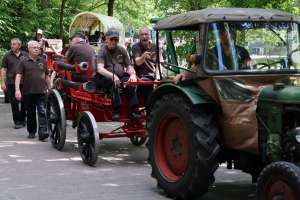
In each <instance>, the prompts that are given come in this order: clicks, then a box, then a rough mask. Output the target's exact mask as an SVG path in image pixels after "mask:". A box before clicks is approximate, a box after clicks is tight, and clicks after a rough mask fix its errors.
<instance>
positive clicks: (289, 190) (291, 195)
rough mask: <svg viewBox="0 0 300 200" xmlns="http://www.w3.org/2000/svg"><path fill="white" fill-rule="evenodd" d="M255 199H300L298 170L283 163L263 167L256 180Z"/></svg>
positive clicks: (299, 175) (289, 164)
mask: <svg viewBox="0 0 300 200" xmlns="http://www.w3.org/2000/svg"><path fill="white" fill-rule="evenodd" d="M256 199H257V200H264V199H282V200H283V199H288V200H298V199H300V168H299V167H298V166H296V165H295V164H293V163H289V162H283V161H281V162H275V163H271V164H270V165H268V166H267V167H265V168H264V169H263V171H262V172H261V173H260V175H259V178H258V182H257V189H256Z"/></svg>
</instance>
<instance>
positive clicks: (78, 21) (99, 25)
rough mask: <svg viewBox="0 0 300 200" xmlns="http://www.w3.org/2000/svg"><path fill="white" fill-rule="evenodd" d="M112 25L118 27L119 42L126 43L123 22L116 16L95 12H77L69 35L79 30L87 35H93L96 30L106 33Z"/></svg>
mask: <svg viewBox="0 0 300 200" xmlns="http://www.w3.org/2000/svg"><path fill="white" fill-rule="evenodd" d="M111 27H115V28H116V29H118V31H119V34H120V42H119V44H121V45H125V30H124V27H123V25H122V23H121V22H120V21H119V20H118V19H117V18H115V17H110V16H106V15H100V14H97V13H93V12H82V13H79V14H77V15H76V16H75V17H74V19H73V20H72V22H71V25H70V28H69V36H72V35H73V34H74V33H76V32H78V31H84V32H85V34H86V35H89V36H90V35H93V34H94V33H95V31H101V32H103V33H104V34H105V33H106V32H107V30H108V29H109V28H111Z"/></svg>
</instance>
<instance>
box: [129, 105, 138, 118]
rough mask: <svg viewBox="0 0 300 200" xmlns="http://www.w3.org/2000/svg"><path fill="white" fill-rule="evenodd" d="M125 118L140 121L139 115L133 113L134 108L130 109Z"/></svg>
mask: <svg viewBox="0 0 300 200" xmlns="http://www.w3.org/2000/svg"><path fill="white" fill-rule="evenodd" d="M127 118H128V119H141V115H139V114H136V113H135V112H134V108H133V107H132V108H130V111H129V113H128V115H127Z"/></svg>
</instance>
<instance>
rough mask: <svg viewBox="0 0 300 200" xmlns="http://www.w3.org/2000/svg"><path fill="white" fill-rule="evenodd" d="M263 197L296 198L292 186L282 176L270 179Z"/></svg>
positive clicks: (293, 199)
mask: <svg viewBox="0 0 300 200" xmlns="http://www.w3.org/2000/svg"><path fill="white" fill-rule="evenodd" d="M265 191H266V198H265V199H273V198H275V197H277V198H276V199H289V200H296V198H295V195H294V192H293V188H292V187H291V185H290V184H289V183H288V181H287V180H286V179H285V178H284V177H276V178H273V179H271V180H270V181H269V182H268V183H267V186H266V190H265Z"/></svg>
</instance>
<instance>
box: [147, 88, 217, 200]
mask: <svg viewBox="0 0 300 200" xmlns="http://www.w3.org/2000/svg"><path fill="white" fill-rule="evenodd" d="M208 107H209V106H207V105H205V106H203V105H192V104H191V102H190V100H189V99H188V98H187V97H185V96H184V95H182V94H177V93H175V94H166V95H164V96H163V97H162V98H161V99H160V100H158V101H157V102H156V104H155V107H154V110H153V111H152V113H151V116H152V119H151V121H150V123H149V124H148V126H147V131H148V133H149V139H148V141H147V143H146V147H147V148H148V151H149V158H148V162H149V163H150V164H151V167H152V174H151V176H152V177H153V178H155V179H156V180H157V186H158V188H161V189H163V190H164V191H165V193H166V194H167V197H171V198H173V199H188V200H192V199H196V198H199V197H200V196H202V195H204V194H205V193H206V192H207V191H208V187H209V186H211V185H212V184H213V183H214V181H215V177H214V172H215V171H216V170H217V169H218V167H219V163H218V161H217V158H216V157H217V154H218V153H219V151H220V145H219V144H218V143H217V141H216V136H217V134H218V128H217V127H216V126H215V125H214V124H213V110H209V109H207V108H208Z"/></svg>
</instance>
